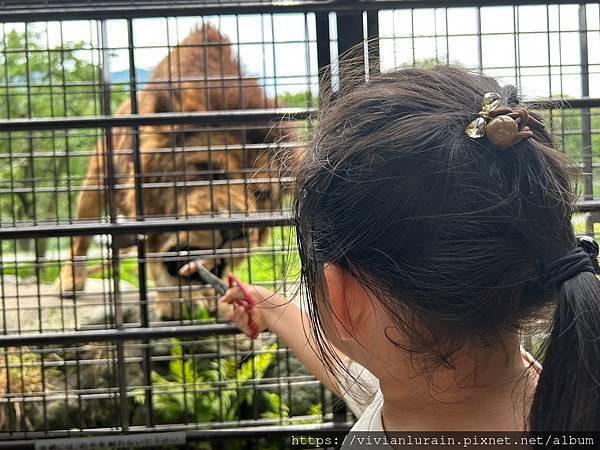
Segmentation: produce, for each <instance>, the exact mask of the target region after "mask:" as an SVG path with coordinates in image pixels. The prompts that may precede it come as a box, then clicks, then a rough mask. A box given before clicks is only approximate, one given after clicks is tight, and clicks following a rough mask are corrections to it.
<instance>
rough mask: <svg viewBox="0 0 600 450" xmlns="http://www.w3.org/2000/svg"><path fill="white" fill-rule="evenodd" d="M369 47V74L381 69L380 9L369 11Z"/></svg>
mask: <svg viewBox="0 0 600 450" xmlns="http://www.w3.org/2000/svg"><path fill="white" fill-rule="evenodd" d="M367 46H368V47H367V49H368V57H369V74H377V73H379V71H380V64H379V11H378V10H374V11H367Z"/></svg>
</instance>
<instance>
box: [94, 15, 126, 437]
mask: <svg viewBox="0 0 600 450" xmlns="http://www.w3.org/2000/svg"><path fill="white" fill-rule="evenodd" d="M101 35H102V78H101V81H100V82H101V85H102V94H103V95H102V112H103V113H104V114H106V115H109V114H111V109H112V108H111V93H110V86H108V85H107V80H110V65H109V61H110V50H109V48H108V47H109V44H108V30H107V26H106V21H102V24H101ZM113 143H114V141H113V134H112V129H110V128H107V129H106V145H105V149H104V153H105V155H104V156H105V163H106V194H107V199H106V204H107V206H108V213H109V218H110V222H111V223H115V222H116V221H117V206H116V201H115V192H114V186H115V167H114V160H113ZM110 257H111V268H112V282H113V286H112V288H113V305H114V321H115V323H114V325H115V327H116V328H118V329H120V328H123V308H122V303H121V285H120V278H121V262H120V260H119V249H118V248H117V246H116V245H115V242H114V238H113V237H111V253H110ZM123 346H124V344H123V343H122V342H118V343H117V344H116V347H117V368H116V371H117V380H118V384H119V413H120V419H121V427H122V429H123V431H127V429H128V428H129V405H128V403H127V379H126V370H125V362H124V360H125V352H124V350H123Z"/></svg>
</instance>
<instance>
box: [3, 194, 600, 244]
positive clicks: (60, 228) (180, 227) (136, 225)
mask: <svg viewBox="0 0 600 450" xmlns="http://www.w3.org/2000/svg"><path fill="white" fill-rule="evenodd" d="M575 211H576V212H599V211H600V200H586V201H580V202H578V203H577V204H576V206H575ZM293 223H294V220H293V217H292V215H291V213H255V214H252V215H246V214H233V215H231V216H225V217H206V218H189V219H148V220H140V221H133V220H132V221H128V222H120V223H101V222H93V223H77V222H75V223H63V224H51V223H50V224H40V225H24V226H14V227H2V228H0V240H2V239H27V238H47V237H65V236H93V235H98V234H110V235H122V234H132V233H133V234H144V233H166V232H173V231H191V230H212V229H232V228H241V227H244V228H257V227H277V226H289V225H293Z"/></svg>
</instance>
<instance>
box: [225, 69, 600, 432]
mask: <svg viewBox="0 0 600 450" xmlns="http://www.w3.org/2000/svg"><path fill="white" fill-rule="evenodd" d="M346 83H347V82H346ZM345 87H346V88H345V89H344V90H343V91H340V92H339V93H337V95H336V96H334V97H332V99H331V100H329V101H325V102H324V104H323V105H322V110H321V114H320V117H319V118H318V128H317V131H316V136H315V138H314V142H313V143H312V146H311V148H310V149H309V150H308V151H307V152H306V154H305V155H304V160H303V162H302V163H301V164H300V170H299V171H298V174H297V192H296V193H295V198H296V200H295V217H296V229H297V236H298V245H299V252H300V258H301V261H302V281H303V287H304V288H305V289H306V298H307V299H308V302H307V303H308V305H307V308H302V309H300V308H298V307H297V306H296V305H295V304H294V303H292V302H290V301H289V300H286V299H285V298H283V297H282V296H280V295H278V294H275V293H272V292H269V291H268V290H266V289H263V288H260V287H256V286H247V288H248V290H249V292H250V294H251V296H252V297H253V300H254V302H255V305H254V307H246V306H244V304H243V302H242V303H240V299H241V298H242V297H243V296H242V293H241V292H240V289H239V288H238V287H236V288H232V289H230V290H229V291H228V292H227V293H226V294H225V296H224V297H223V299H222V301H223V302H227V303H233V304H236V305H237V306H236V309H235V312H233V313H232V315H231V316H230V318H231V319H232V320H233V321H235V322H236V323H237V324H238V326H239V327H240V328H241V329H242V330H243V331H245V332H246V333H247V334H249V335H251V334H253V330H252V329H251V325H252V326H254V327H256V326H257V327H258V329H259V330H265V329H269V330H270V331H272V332H274V333H276V334H277V335H278V336H279V337H280V338H281V339H282V340H283V341H284V342H285V343H286V344H287V345H288V346H289V347H290V348H291V350H292V351H293V352H294V353H295V355H296V356H297V357H298V358H299V359H300V360H301V361H302V362H303V363H304V364H305V365H306V366H307V368H308V369H309V370H310V371H311V372H312V373H313V374H314V375H315V376H316V377H317V378H318V379H320V380H321V381H322V382H323V383H324V384H325V385H327V386H328V387H329V388H330V389H332V390H333V391H334V392H336V393H337V394H339V395H340V396H342V397H343V398H345V399H346V400H347V401H348V403H349V405H350V407H351V409H352V410H353V411H354V412H355V413H356V414H357V415H358V416H359V419H358V421H357V422H356V424H355V426H354V428H353V430H370V431H376V430H379V431H383V430H386V431H414V430H419V431H477V430H486V431H494V430H498V431H499V430H502V431H511V430H512V431H525V430H531V431H549V430H560V431H564V430H571V431H574V430H579V431H590V430H598V429H600V401H598V399H599V398H600V281H599V280H598V279H597V278H596V276H595V272H596V268H597V260H596V259H595V257H596V256H597V246H596V245H595V242H594V241H593V240H591V239H588V240H585V239H582V240H578V239H576V238H575V236H574V234H573V227H572V225H571V215H572V212H573V208H574V202H575V199H576V195H575V191H574V186H573V185H572V180H571V169H572V167H574V166H573V165H571V164H570V163H569V162H568V160H567V159H566V157H565V156H564V155H563V154H562V153H560V152H559V151H557V150H556V149H555V147H554V144H553V141H552V138H551V136H550V133H549V130H548V128H547V127H545V126H544V124H543V123H542V121H541V119H540V118H539V117H537V116H534V115H533V114H532V113H531V112H529V111H528V110H527V107H526V106H525V105H523V104H521V103H520V101H519V98H518V97H517V94H516V91H515V89H514V88H512V87H500V86H499V84H498V83H497V82H496V81H495V80H493V79H492V78H489V77H486V76H482V75H477V74H473V73H470V72H467V71H465V70H462V69H459V68H453V67H438V68H433V69H429V70H419V69H407V70H400V71H396V72H391V73H385V74H381V75H377V76H371V77H370V79H369V80H368V81H367V82H362V83H357V84H353V85H347V84H346V85H345ZM542 319H548V321H549V324H550V327H549V330H548V331H549V333H548V338H547V341H546V345H545V346H544V347H543V350H544V351H543V355H544V356H543V361H541V362H542V366H543V368H542V366H540V364H539V363H537V362H536V361H535V360H533V359H532V357H531V356H530V355H529V354H528V353H526V352H524V350H522V348H521V346H520V342H521V334H522V332H523V329H524V326H525V325H526V324H528V323H531V322H536V323H539V322H540V321H541V320H542ZM357 387H360V389H358V388H357Z"/></svg>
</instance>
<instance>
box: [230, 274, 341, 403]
mask: <svg viewBox="0 0 600 450" xmlns="http://www.w3.org/2000/svg"><path fill="white" fill-rule="evenodd" d="M246 288H247V290H248V291H249V293H250V295H252V298H253V299H254V303H255V306H254V307H253V309H252V311H251V316H250V317H251V318H252V320H253V321H254V322H255V323H256V324H257V325H258V328H259V330H260V331H263V330H265V329H267V328H268V329H269V330H270V331H271V332H273V333H275V334H276V335H277V336H278V337H279V338H280V339H281V340H282V341H283V342H284V343H285V344H286V345H287V346H288V347H289V348H290V350H292V352H293V353H294V355H295V356H296V357H297V358H298V359H299V360H300V362H302V364H304V366H305V367H306V368H307V369H308V370H309V371H310V373H312V374H313V376H315V377H316V378H317V379H318V380H319V381H321V383H323V384H324V385H325V386H327V387H328V388H329V389H331V390H332V391H333V392H335V393H336V394H337V395H338V396H343V394H344V392H342V389H341V388H340V385H339V383H338V382H337V380H336V378H335V375H334V373H333V372H332V371H331V370H330V369H329V368H328V367H327V366H326V365H325V364H323V362H322V361H321V355H319V354H318V353H317V352H318V350H317V349H318V345H317V343H316V342H315V340H314V335H313V333H312V328H311V325H310V319H309V318H308V316H307V315H306V314H305V313H304V312H302V311H301V310H300V308H299V307H298V306H297V305H295V304H294V303H292V302H291V301H290V300H288V299H287V298H285V297H283V296H281V295H279V294H276V293H274V292H271V291H269V290H267V289H265V288H262V287H260V286H254V285H246ZM243 298H244V296H243V294H242V292H241V291H240V289H239V288H238V287H237V286H235V287H232V288H230V289H229V290H228V291H227V292H226V293H225V294H224V295H223V297H222V298H221V302H224V303H229V304H232V305H233V308H234V310H233V312H231V313H230V314H229V316H228V317H227V319H228V320H231V321H233V322H235V323H236V325H237V326H238V327H239V328H240V329H241V330H242V331H243V332H244V333H246V334H247V335H248V336H251V335H252V333H251V331H250V329H249V326H248V311H247V309H246V308H245V307H244V306H240V304H239V302H238V301H239V300H240V299H243ZM326 344H327V345H328V346H329V347H330V348H332V349H334V351H335V352H336V353H337V355H338V357H339V358H340V359H341V361H342V362H343V363H344V364H346V365H347V364H348V363H349V362H350V359H349V358H348V357H347V356H346V355H345V354H343V353H341V352H340V351H339V350H338V349H336V348H335V347H333V346H332V345H331V344H329V343H326Z"/></svg>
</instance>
